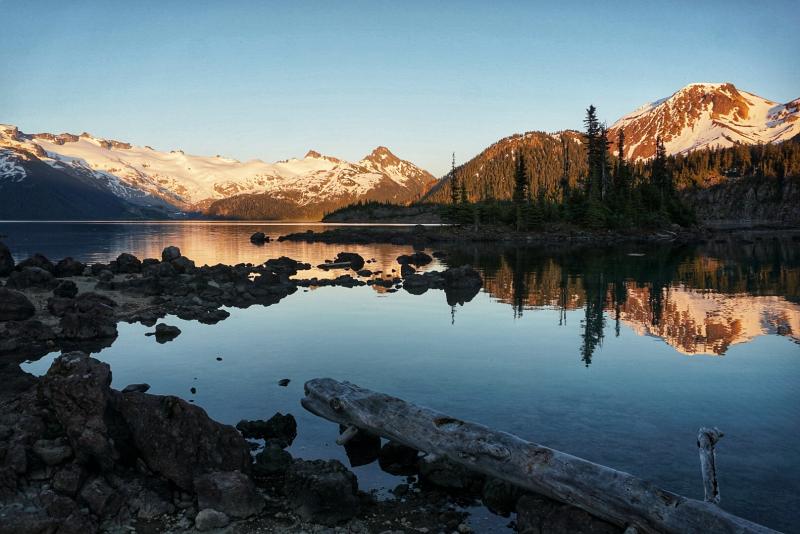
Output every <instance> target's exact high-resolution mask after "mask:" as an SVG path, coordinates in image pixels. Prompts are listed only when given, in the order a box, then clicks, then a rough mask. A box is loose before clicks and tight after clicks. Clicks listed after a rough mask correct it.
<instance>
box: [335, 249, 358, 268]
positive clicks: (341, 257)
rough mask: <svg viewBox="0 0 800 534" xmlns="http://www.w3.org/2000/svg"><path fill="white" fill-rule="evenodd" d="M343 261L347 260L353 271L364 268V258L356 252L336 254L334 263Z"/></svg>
mask: <svg viewBox="0 0 800 534" xmlns="http://www.w3.org/2000/svg"><path fill="white" fill-rule="evenodd" d="M344 261H349V262H350V268H351V269H353V270H354V271H360V270H361V269H363V268H364V258H363V257H361V254H356V253H355V252H340V253H339V254H337V255H336V259H335V260H334V263H340V262H344Z"/></svg>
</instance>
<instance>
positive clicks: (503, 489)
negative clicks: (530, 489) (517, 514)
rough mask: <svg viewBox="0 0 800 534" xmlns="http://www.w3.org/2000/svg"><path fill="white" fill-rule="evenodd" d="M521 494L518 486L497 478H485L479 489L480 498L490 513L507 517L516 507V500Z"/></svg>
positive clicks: (521, 491) (522, 492)
mask: <svg viewBox="0 0 800 534" xmlns="http://www.w3.org/2000/svg"><path fill="white" fill-rule="evenodd" d="M523 494H524V491H523V490H522V489H520V487H519V486H515V485H514V484H511V483H509V482H506V481H504V480H500V479H497V478H487V479H486V482H485V483H484V485H483V490H482V491H481V500H482V501H483V504H484V506H486V508H488V509H489V510H490V511H491V512H492V513H495V514H497V515H500V516H503V517H508V516H509V515H510V514H511V512H513V511H515V510H516V509H517V501H518V500H519V498H520V497H522V495H523Z"/></svg>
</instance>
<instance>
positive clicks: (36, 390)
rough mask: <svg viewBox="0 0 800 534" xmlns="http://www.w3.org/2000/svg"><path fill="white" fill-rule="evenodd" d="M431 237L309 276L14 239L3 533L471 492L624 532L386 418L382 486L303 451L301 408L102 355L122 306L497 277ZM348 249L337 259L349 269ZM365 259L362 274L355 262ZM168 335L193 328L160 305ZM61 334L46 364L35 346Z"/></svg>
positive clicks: (343, 528) (295, 523)
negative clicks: (249, 408)
mask: <svg viewBox="0 0 800 534" xmlns="http://www.w3.org/2000/svg"><path fill="white" fill-rule="evenodd" d="M431 261H432V258H431V257H430V256H428V255H427V254H425V253H424V252H416V253H414V254H409V255H403V256H400V257H399V258H398V265H399V267H400V271H401V276H400V277H395V276H393V275H384V276H383V277H381V276H380V274H381V273H372V272H368V271H367V272H365V270H364V269H363V267H364V260H363V258H361V257H360V256H358V255H357V254H353V253H346V252H343V253H341V254H340V255H339V256H338V257H337V258H335V259H333V260H331V263H330V265H337V264H343V263H348V264H349V266H350V267H351V268H352V269H351V270H352V274H351V273H350V272H348V273H346V274H342V275H340V276H337V277H335V278H332V279H316V278H311V279H303V278H296V276H297V275H298V274H299V273H300V272H302V271H304V270H308V269H309V268H310V266H309V265H308V264H303V263H300V262H297V261H295V260H292V259H290V258H285V257H282V258H278V259H273V260H267V261H266V262H264V263H263V264H261V265H248V264H241V265H234V266H226V265H215V266H202V267H197V266H195V264H194V262H193V261H192V260H190V259H188V258H186V257H184V256H183V255H182V254H181V253H180V250H178V249H177V248H176V247H168V248H166V249H165V250H164V251H163V253H162V257H161V259H160V260H159V259H145V260H139V259H138V258H136V257H134V256H132V255H130V254H122V255H120V256H119V257H118V258H117V259H116V260H114V261H112V262H110V263H108V264H94V265H83V264H81V263H80V262H77V261H75V260H72V259H70V258H67V259H64V260H61V261H59V262H56V263H53V262H51V261H50V260H48V259H47V258H45V257H44V256H42V255H35V256H33V257H31V258H29V259H27V260H25V261H22V262H20V263H19V264H16V263H15V262H14V260H13V259H12V257H11V255H10V253H9V251H8V249H7V248H6V247H5V246H4V245H2V244H0V285H2V287H0V378H1V379H2V380H3V384H4V387H3V389H2V392H0V437H1V438H2V442H0V534H4V533H7V532H8V533H11V532H14V533H18V532H37V533H38V532H42V533H72V532H74V533H78V532H80V533H84V532H90V533H91V532H100V531H104V532H123V531H131V530H133V531H137V532H195V531H213V530H217V529H225V532H243V533H247V532H380V533H388V532H393V533H398V532H447V533H450V532H460V533H464V532H470V531H471V530H472V529H471V527H470V526H469V524H468V523H469V521H468V514H467V512H466V511H465V508H464V506H465V505H474V504H475V503H478V502H481V501H482V502H483V503H484V504H485V505H486V506H487V507H488V508H489V509H490V510H492V511H494V512H496V513H499V514H500V515H504V516H507V517H508V516H509V515H510V514H512V513H514V512H516V513H517V516H516V520H515V521H513V522H512V525H514V526H515V527H516V528H517V530H519V531H521V532H530V533H533V532H567V531H575V530H584V531H589V530H590V531H592V532H618V530H619V529H617V528H616V527H613V526H612V525H609V524H608V523H605V522H603V521H601V520H599V519H596V518H593V517H592V516H590V515H589V514H586V513H585V512H582V511H581V510H578V509H576V508H573V507H570V506H567V505H562V504H560V503H556V502H554V501H551V500H549V499H547V498H545V497H542V496H537V495H530V494H525V493H524V492H521V491H519V490H517V489H516V488H513V487H511V486H508V485H507V484H504V483H501V482H498V481H494V480H487V479H486V478H485V477H483V476H481V475H477V474H475V473H471V472H468V471H466V470H464V469H463V468H459V467H456V466H454V465H451V464H447V463H444V462H442V461H441V460H437V459H434V458H430V457H426V456H424V455H421V454H420V453H418V452H417V451H414V450H411V449H408V448H406V447H404V446H402V445H399V444H396V443H392V442H386V443H384V442H382V441H381V439H380V438H378V437H377V436H369V435H359V436H358V437H357V438H356V439H353V440H351V441H349V442H348V443H347V445H346V449H345V450H346V452H347V455H348V457H349V458H350V462H351V465H353V466H357V465H364V464H366V463H370V462H373V461H377V462H378V463H379V465H380V466H381V468H382V469H383V470H385V471H387V472H389V473H391V474H394V475H397V476H404V477H407V478H406V479H405V481H404V482H402V483H400V484H398V486H397V487H396V488H394V490H393V491H392V497H391V498H388V499H378V498H377V497H376V495H375V494H371V493H365V492H363V491H360V490H359V489H358V481H357V479H356V476H355V475H354V474H353V473H352V471H350V470H349V469H348V468H347V467H346V466H344V465H343V464H341V463H340V462H338V461H335V460H329V461H325V460H303V459H299V458H292V456H291V455H290V453H289V452H288V451H286V450H285V449H286V448H287V447H288V446H289V445H291V443H292V441H293V439H294V437H295V436H296V431H297V429H296V422H295V420H294V418H293V417H292V416H291V415H289V414H286V415H284V414H275V415H274V416H272V417H271V418H269V419H266V420H262V421H242V422H240V423H239V424H238V425H237V427H236V428H234V427H231V426H228V425H223V424H220V423H218V422H216V421H213V420H212V419H211V418H209V417H208V415H207V414H206V413H205V411H204V410H203V409H202V408H200V407H198V406H195V405H193V404H190V403H189V402H186V401H184V400H182V399H180V398H177V397H173V396H159V395H151V394H148V393H147V390H148V389H149V386H148V385H147V384H131V385H129V386H127V387H125V388H124V389H122V390H121V391H118V390H115V389H112V388H111V386H110V384H111V369H110V368H109V366H108V365H107V364H105V363H102V362H100V361H98V360H96V359H94V358H91V357H90V356H88V355H87V352H91V351H96V350H99V349H100V348H102V347H105V346H108V345H110V344H111V343H112V342H113V340H114V338H115V337H116V335H117V324H118V322H120V321H126V322H140V323H143V324H145V325H148V326H153V325H156V323H158V321H159V319H161V318H163V317H165V316H167V315H177V316H178V317H181V318H183V319H188V320H197V321H201V322H204V323H212V324H213V323H216V322H218V321H221V320H224V319H225V318H226V317H227V316H228V315H229V314H228V312H226V311H225V310H224V309H223V307H247V306H250V305H253V304H260V305H270V304H275V303H277V302H279V301H280V300H281V299H282V298H284V297H286V296H288V295H290V294H291V293H293V292H295V291H296V290H297V288H298V287H308V286H318V285H341V286H349V287H353V286H360V285H367V284H383V285H387V286H388V288H389V289H391V290H396V289H397V288H398V287H402V288H405V290H406V291H409V292H411V293H415V294H418V293H421V292H425V291H427V290H428V289H442V290H444V292H445V294H446V296H447V300H448V302H451V303H456V302H462V303H463V302H466V301H468V300H470V299H472V298H473V297H474V296H475V295H476V294H477V293H478V291H479V290H480V287H481V285H482V280H481V277H480V274H479V273H477V271H475V270H474V269H472V268H471V267H469V266H466V265H465V266H461V267H455V268H450V269H447V270H445V271H443V272H436V271H430V272H418V271H417V268H419V267H422V266H424V265H427V264H429V263H430V262H431ZM336 268H339V267H332V269H336ZM353 274H355V276H353ZM153 335H154V336H155V338H156V340H157V341H159V342H168V341H169V340H171V339H174V337H175V336H177V335H180V330H178V329H177V328H175V327H170V326H169V325H165V324H163V323H159V324H158V325H157V327H156V329H155V331H154V332H153ZM57 351H62V352H63V354H62V355H61V356H59V357H58V358H56V359H55V361H54V362H53V364H52V366H51V367H50V370H49V371H48V372H47V374H46V375H45V376H43V377H41V378H37V377H34V376H32V375H29V374H27V373H25V372H23V371H22V370H21V369H20V367H19V363H20V362H22V361H24V360H26V359H36V358H39V357H41V356H43V355H44V354H47V353H52V352H57Z"/></svg>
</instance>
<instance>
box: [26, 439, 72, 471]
mask: <svg viewBox="0 0 800 534" xmlns="http://www.w3.org/2000/svg"><path fill="white" fill-rule="evenodd" d="M33 452H34V453H36V455H37V456H38V457H39V458H41V459H42V461H43V462H44V463H46V464H47V465H51V466H52V465H58V464H60V463H63V462H64V461H66V460H68V459H69V458H70V457H72V448H71V447H70V446H69V443H67V440H66V439H63V438H59V439H54V440H49V439H40V440H37V441H36V442H35V443H34V444H33Z"/></svg>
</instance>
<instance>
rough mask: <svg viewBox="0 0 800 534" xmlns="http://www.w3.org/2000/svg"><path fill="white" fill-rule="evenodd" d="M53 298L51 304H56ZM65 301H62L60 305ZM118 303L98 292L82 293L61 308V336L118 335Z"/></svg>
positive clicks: (85, 337)
mask: <svg viewBox="0 0 800 534" xmlns="http://www.w3.org/2000/svg"><path fill="white" fill-rule="evenodd" d="M54 300H55V299H51V303H49V304H48V305H49V306H51V307H52V306H54V305H55V304H54V303H53V302H52V301H54ZM63 304H64V303H60V306H61V305H63ZM115 306H116V303H115V302H114V301H113V300H111V299H110V298H108V297H106V296H103V295H100V294H98V293H91V292H89V293H81V294H79V295H78V296H77V297H76V298H75V299H72V302H71V303H67V304H66V305H65V306H63V307H61V308H60V312H61V321H60V322H59V325H60V327H61V337H63V338H65V339H78V340H87V339H100V338H113V337H116V336H117V319H116V313H115V311H114V307H115Z"/></svg>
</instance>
